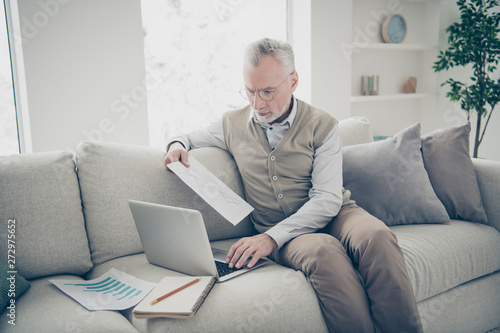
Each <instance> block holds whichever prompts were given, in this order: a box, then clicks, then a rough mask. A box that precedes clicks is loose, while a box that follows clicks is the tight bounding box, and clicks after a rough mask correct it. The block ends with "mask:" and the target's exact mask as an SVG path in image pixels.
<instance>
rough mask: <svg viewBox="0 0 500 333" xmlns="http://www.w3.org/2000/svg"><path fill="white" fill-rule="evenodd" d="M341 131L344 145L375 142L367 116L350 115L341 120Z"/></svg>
mask: <svg viewBox="0 0 500 333" xmlns="http://www.w3.org/2000/svg"><path fill="white" fill-rule="evenodd" d="M339 133H340V139H341V140H342V146H343V147H347V146H352V145H357V144H360V143H369V142H373V136H372V132H371V130H370V122H369V121H368V118H366V117H360V116H356V117H350V118H347V119H342V120H340V121H339Z"/></svg>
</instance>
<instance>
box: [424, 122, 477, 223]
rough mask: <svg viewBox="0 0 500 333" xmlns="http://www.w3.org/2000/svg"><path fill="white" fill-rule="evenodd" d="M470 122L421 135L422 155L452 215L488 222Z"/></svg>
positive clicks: (436, 190)
mask: <svg viewBox="0 0 500 333" xmlns="http://www.w3.org/2000/svg"><path fill="white" fill-rule="evenodd" d="M469 133H470V123H469V122H467V124H465V125H461V126H455V127H449V128H445V129H440V130H436V131H433V132H431V133H428V134H426V135H424V136H423V137H422V157H423V159H424V165H425V169H426V170H427V173H428V174H429V179H430V181H431V184H432V187H433V188H434V191H435V192H436V195H437V196H438V198H439V200H441V202H442V203H443V205H444V206H445V208H446V211H447V212H448V215H449V216H450V218H453V219H461V220H466V221H474V222H481V223H486V222H487V217H486V213H485V211H484V208H483V202H482V200H481V193H480V192H479V186H478V183H477V178H476V172H475V171H474V165H472V161H471V158H470V155H469Z"/></svg>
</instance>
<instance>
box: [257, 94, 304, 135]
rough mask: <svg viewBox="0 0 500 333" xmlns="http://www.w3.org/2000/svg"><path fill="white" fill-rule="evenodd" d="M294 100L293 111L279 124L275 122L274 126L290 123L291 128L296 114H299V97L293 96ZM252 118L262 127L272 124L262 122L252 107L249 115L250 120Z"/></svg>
mask: <svg viewBox="0 0 500 333" xmlns="http://www.w3.org/2000/svg"><path fill="white" fill-rule="evenodd" d="M292 100H293V106H292V111H291V112H290V114H289V115H288V117H287V118H286V119H285V120H283V121H282V122H281V123H279V124H273V126H284V125H288V127H289V128H290V127H292V124H293V121H294V120H295V116H296V115H297V99H296V98H295V97H294V96H292ZM252 120H253V121H255V122H256V123H257V124H259V125H260V126H262V127H266V128H267V127H269V126H271V125H269V124H268V123H261V122H260V121H259V120H258V119H257V117H255V114H254V113H253V111H252V108H251V107H250V114H249V116H248V121H252Z"/></svg>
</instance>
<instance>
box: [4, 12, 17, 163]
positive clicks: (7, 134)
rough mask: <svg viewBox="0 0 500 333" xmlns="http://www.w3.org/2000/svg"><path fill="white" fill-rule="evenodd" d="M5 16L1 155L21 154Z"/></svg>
mask: <svg viewBox="0 0 500 333" xmlns="http://www.w3.org/2000/svg"><path fill="white" fill-rule="evenodd" d="M11 73H12V72H11V68H10V55H9V43H8V37H7V28H6V24H5V14H0V155H9V154H16V153H19V142H18V135H17V122H16V110H15V107H14V93H13V89H12V74H11Z"/></svg>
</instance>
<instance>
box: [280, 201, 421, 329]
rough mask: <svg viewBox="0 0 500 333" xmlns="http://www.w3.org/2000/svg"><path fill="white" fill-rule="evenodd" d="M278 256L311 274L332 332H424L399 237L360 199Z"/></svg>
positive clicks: (292, 241)
mask: <svg viewBox="0 0 500 333" xmlns="http://www.w3.org/2000/svg"><path fill="white" fill-rule="evenodd" d="M274 259H275V261H277V262H278V263H280V264H282V265H285V266H287V267H291V268H294V269H297V270H301V271H302V272H304V274H305V275H306V276H307V277H308V278H309V280H310V282H311V284H312V286H313V287H314V289H315V291H316V294H317V296H318V300H319V303H320V306H321V310H322V311H323V316H324V318H325V321H326V323H327V326H328V329H329V331H330V332H363V333H365V332H384V333H388V332H407V333H409V332H422V326H421V323H420V317H419V315H418V311H417V306H416V303H415V298H414V295H413V290H412V286H411V284H410V280H409V278H408V273H407V271H406V266H405V263H404V258H403V253H402V251H401V249H400V247H399V245H398V243H397V239H396V236H394V234H393V233H392V232H391V231H390V229H389V228H388V227H387V226H386V225H385V224H384V223H383V222H382V221H380V220H379V219H377V218H375V217H373V216H372V215H370V214H369V213H367V212H366V211H365V210H363V209H362V208H360V207H358V206H357V205H356V204H350V205H347V206H344V207H342V209H341V211H340V212H339V214H338V215H337V216H336V217H335V218H334V219H333V220H332V222H331V223H330V224H329V225H328V226H327V227H326V228H325V229H323V230H322V231H321V232H318V233H314V234H305V235H301V236H298V237H296V238H294V239H293V240H291V241H290V242H288V243H287V244H285V245H284V246H283V247H282V248H281V249H280V250H279V251H277V252H275V253H274ZM356 270H357V271H358V272H359V274H358V273H357V272H356ZM360 276H361V278H360Z"/></svg>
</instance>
